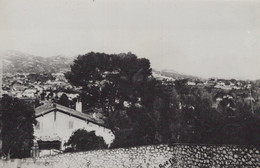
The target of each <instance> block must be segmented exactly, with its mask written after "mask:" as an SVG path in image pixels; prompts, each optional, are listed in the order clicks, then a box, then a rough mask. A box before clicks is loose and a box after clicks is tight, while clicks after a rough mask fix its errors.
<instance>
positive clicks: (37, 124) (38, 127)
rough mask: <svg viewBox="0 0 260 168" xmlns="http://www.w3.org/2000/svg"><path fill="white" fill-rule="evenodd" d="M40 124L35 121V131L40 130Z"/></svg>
mask: <svg viewBox="0 0 260 168" xmlns="http://www.w3.org/2000/svg"><path fill="white" fill-rule="evenodd" d="M40 124H41V123H40V122H39V121H37V123H36V125H35V129H36V130H40V129H41V126H40Z"/></svg>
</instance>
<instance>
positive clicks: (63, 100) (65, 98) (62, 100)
mask: <svg viewBox="0 0 260 168" xmlns="http://www.w3.org/2000/svg"><path fill="white" fill-rule="evenodd" d="M57 103H58V104H61V105H63V106H66V107H69V105H70V100H69V98H68V96H67V95H66V94H64V93H63V94H62V95H61V97H60V98H59V100H58V102H57Z"/></svg>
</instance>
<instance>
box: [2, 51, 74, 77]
mask: <svg viewBox="0 0 260 168" xmlns="http://www.w3.org/2000/svg"><path fill="white" fill-rule="evenodd" d="M0 57H1V58H2V59H3V72H9V73H17V72H20V73H42V72H51V73H52V72H60V71H68V70H69V69H70V65H71V64H72V62H73V59H74V57H66V56H63V55H57V56H52V57H42V56H35V55H31V54H26V53H23V52H19V51H13V50H9V51H5V52H3V53H1V55H0Z"/></svg>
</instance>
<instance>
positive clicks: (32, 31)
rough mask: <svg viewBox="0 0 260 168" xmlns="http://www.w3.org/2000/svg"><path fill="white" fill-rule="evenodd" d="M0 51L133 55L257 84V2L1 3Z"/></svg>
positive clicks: (259, 23) (71, 0)
mask: <svg viewBox="0 0 260 168" xmlns="http://www.w3.org/2000/svg"><path fill="white" fill-rule="evenodd" d="M0 49H1V50H10V49H11V50H18V51H22V52H27V53H30V54H35V55H40V56H52V55H58V54H63V55H68V56H74V55H78V54H83V53H87V52H90V51H95V52H106V53H122V52H128V51H131V52H132V53H135V54H136V55H137V56H138V57H146V58H148V59H150V61H151V63H152V67H153V68H157V69H164V68H167V69H174V70H176V71H178V72H182V73H185V74H192V75H197V76H200V77H213V76H215V77H224V78H231V77H233V78H243V79H256V78H258V79H260V66H259V65H260V1H258V0H255V1H252V0H251V1H250V0H240V1H239V0H236V1H235V0H207V1H206V0H203V1H202V0H196V1H195V0H193V1H192V0H189V1H188V0H178V1H176V0H175V1H174V0H94V1H93V0H0Z"/></svg>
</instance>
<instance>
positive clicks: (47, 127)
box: [34, 102, 115, 156]
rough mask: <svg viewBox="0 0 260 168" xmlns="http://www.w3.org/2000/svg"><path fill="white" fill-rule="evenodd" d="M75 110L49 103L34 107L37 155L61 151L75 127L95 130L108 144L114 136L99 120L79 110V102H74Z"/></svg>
mask: <svg viewBox="0 0 260 168" xmlns="http://www.w3.org/2000/svg"><path fill="white" fill-rule="evenodd" d="M76 106H77V107H76V109H77V110H78V111H76V110H74V109H71V108H68V107H65V106H62V105H59V104H56V103H49V104H45V105H42V106H40V107H38V108H36V109H35V111H36V120H37V124H36V126H35V127H34V136H35V143H36V145H38V147H39V151H40V153H39V156H43V155H49V154H52V153H55V152H54V150H56V151H57V152H59V151H63V150H64V149H65V146H64V143H66V142H67V141H68V140H69V138H70V136H71V135H72V133H73V132H74V131H76V130H77V129H85V130H86V131H95V134H96V135H97V136H101V137H103V139H104V141H105V143H106V144H108V145H110V144H111V143H112V142H113V140H114V138H115V136H114V134H113V133H112V131H111V130H110V129H108V128H106V127H105V126H104V125H103V124H102V123H101V122H99V121H97V120H95V119H94V118H93V117H92V116H91V115H88V114H85V113H82V112H81V111H80V108H81V104H80V103H79V102H78V103H77V104H76Z"/></svg>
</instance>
